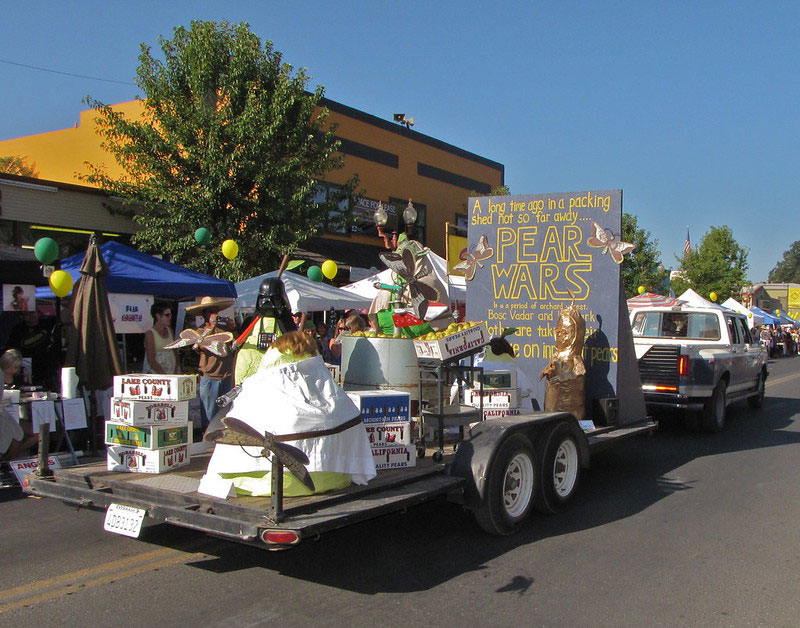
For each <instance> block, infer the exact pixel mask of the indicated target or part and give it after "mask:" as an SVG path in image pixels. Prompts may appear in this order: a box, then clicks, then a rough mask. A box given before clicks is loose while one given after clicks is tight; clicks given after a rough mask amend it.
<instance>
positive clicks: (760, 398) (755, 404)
mask: <svg viewBox="0 0 800 628" xmlns="http://www.w3.org/2000/svg"><path fill="white" fill-rule="evenodd" d="M765 380H766V375H764V373H761V375H759V376H758V394H756V395H754V396H752V397H748V398H747V405H749V406H750V407H751V408H753V409H754V410H755V409H758V408H760V407H761V406H763V405H764V388H765V386H766V382H765Z"/></svg>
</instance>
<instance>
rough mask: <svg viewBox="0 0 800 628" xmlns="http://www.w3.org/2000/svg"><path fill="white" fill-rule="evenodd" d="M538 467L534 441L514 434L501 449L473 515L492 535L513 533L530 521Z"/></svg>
mask: <svg viewBox="0 0 800 628" xmlns="http://www.w3.org/2000/svg"><path fill="white" fill-rule="evenodd" d="M535 469H536V464H535V462H534V454H533V448H532V447H531V442H530V441H529V440H528V439H527V438H526V437H525V436H523V435H522V434H512V435H511V436H509V437H508V438H507V439H506V440H505V441H504V442H503V443H502V444H501V445H500V448H499V449H498V450H497V453H496V454H495V456H494V460H493V461H492V464H491V467H490V469H489V477H488V481H487V483H486V493H485V495H484V497H483V501H482V502H481V505H480V506H478V507H477V508H475V509H474V511H473V514H474V515H475V520H476V521H477V523H478V525H479V526H480V527H481V528H483V529H484V530H485V531H486V532H488V533H489V534H496V535H498V536H503V535H508V534H512V533H514V532H516V531H517V529H518V528H519V527H520V525H521V524H522V522H523V521H525V519H527V517H528V515H529V514H530V511H531V507H532V505H533V496H534V491H535V489H536V475H535Z"/></svg>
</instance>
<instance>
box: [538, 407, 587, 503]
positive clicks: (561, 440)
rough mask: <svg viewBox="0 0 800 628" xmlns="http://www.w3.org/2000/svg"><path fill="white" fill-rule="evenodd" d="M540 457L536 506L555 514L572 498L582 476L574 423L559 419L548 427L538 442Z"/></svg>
mask: <svg viewBox="0 0 800 628" xmlns="http://www.w3.org/2000/svg"><path fill="white" fill-rule="evenodd" d="M536 459H537V460H538V462H539V468H538V471H539V473H538V480H539V487H538V490H537V491H536V498H535V501H534V507H535V508H536V510H538V511H539V512H542V513H545V514H555V513H557V512H560V511H562V510H564V509H565V508H566V507H567V506H568V505H569V502H570V501H572V498H573V497H574V496H575V493H576V491H577V488H578V482H579V480H580V476H581V453H580V448H579V447H578V437H577V436H576V435H575V431H574V429H573V427H572V425H570V424H569V423H567V422H566V421H559V422H557V423H555V424H553V425H552V426H551V427H549V428H546V430H545V431H544V433H543V434H541V435H539V438H538V439H537V441H536Z"/></svg>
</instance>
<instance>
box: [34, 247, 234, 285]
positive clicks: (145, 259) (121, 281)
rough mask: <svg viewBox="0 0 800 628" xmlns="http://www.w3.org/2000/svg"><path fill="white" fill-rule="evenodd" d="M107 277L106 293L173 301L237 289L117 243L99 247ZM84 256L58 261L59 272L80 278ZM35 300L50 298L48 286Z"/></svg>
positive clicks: (214, 278) (220, 280)
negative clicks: (107, 272) (174, 299)
mask: <svg viewBox="0 0 800 628" xmlns="http://www.w3.org/2000/svg"><path fill="white" fill-rule="evenodd" d="M100 251H101V252H102V254H103V259H105V261H106V264H108V268H109V274H108V276H107V277H106V278H105V280H106V289H107V291H108V292H113V293H118V294H153V295H158V296H162V297H172V298H176V299H180V298H185V297H205V296H209V297H229V298H234V299H235V298H236V286H235V285H234V284H233V282H231V281H227V280H225V279H218V278H216V277H212V276H210V275H204V274H203V273H198V272H196V271H194V270H189V269H188V268H183V267H182V266H178V265H176V264H171V263H170V262H165V261H164V260H162V259H159V258H157V257H153V256H152V255H148V254H147V253H142V252H141V251H137V250H136V249H132V248H131V247H129V246H125V245H124V244H120V243H119V242H106V243H105V244H103V245H102V246H101V247H100ZM84 257H85V253H78V254H77V255H73V256H72V257H67V258H65V259H63V260H61V270H65V271H67V272H68V273H69V274H70V275H71V276H72V280H73V282H76V281H78V279H79V278H80V276H81V275H80V267H81V264H82V263H83V258H84ZM36 298H37V299H48V298H49V299H52V298H55V295H54V294H53V293H52V291H51V290H50V288H49V286H45V287H42V288H37V289H36Z"/></svg>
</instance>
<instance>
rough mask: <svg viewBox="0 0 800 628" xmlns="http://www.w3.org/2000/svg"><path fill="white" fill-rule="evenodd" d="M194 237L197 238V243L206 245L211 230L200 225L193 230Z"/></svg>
mask: <svg viewBox="0 0 800 628" xmlns="http://www.w3.org/2000/svg"><path fill="white" fill-rule="evenodd" d="M194 239H195V240H197V243H198V244H203V245H206V244H208V243H209V242H211V232H210V231H209V230H208V229H206V228H205V227H200V228H199V229H198V230H197V231H195V232H194Z"/></svg>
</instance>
